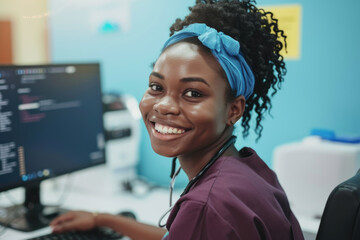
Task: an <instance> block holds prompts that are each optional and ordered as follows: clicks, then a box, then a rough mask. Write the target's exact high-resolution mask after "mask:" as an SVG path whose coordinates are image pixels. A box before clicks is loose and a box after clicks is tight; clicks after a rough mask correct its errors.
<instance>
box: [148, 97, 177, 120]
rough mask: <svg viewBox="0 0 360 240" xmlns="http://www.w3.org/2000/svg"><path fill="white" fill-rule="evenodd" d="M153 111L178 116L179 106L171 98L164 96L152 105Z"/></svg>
mask: <svg viewBox="0 0 360 240" xmlns="http://www.w3.org/2000/svg"><path fill="white" fill-rule="evenodd" d="M154 110H155V111H157V112H158V113H160V114H164V115H165V114H173V115H177V114H179V112H180V110H179V104H178V102H177V101H176V100H175V99H174V98H173V97H171V96H164V97H162V98H161V99H159V101H158V102H157V103H156V104H154Z"/></svg>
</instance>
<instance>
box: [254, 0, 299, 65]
mask: <svg viewBox="0 0 360 240" xmlns="http://www.w3.org/2000/svg"><path fill="white" fill-rule="evenodd" d="M260 8H263V9H264V10H265V11H266V12H268V11H269V12H272V13H273V14H274V18H276V19H278V20H279V29H281V30H283V31H284V32H285V35H286V36H287V38H286V43H287V52H286V51H285V49H283V50H282V51H281V54H282V55H283V56H284V57H285V59H293V60H296V59H299V58H300V45H301V44H300V39H301V36H300V34H301V5H299V4H291V5H271V6H261V7H260ZM281 41H282V42H283V40H281Z"/></svg>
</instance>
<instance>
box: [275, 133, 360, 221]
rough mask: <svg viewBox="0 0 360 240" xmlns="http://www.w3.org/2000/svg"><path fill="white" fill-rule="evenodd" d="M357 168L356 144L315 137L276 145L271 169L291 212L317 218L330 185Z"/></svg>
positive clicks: (358, 153)
mask: <svg viewBox="0 0 360 240" xmlns="http://www.w3.org/2000/svg"><path fill="white" fill-rule="evenodd" d="M359 167H360V144H359V143H343V142H339V141H329V140H324V139H322V138H321V137H318V136H311V137H307V138H305V139H304V140H303V141H301V142H296V143H290V144H285V145H282V146H279V147H277V148H276V149H275V150H274V155H273V169H274V171H275V172H276V173H277V175H278V178H279V181H280V184H281V185H282V187H283V188H284V190H285V192H286V194H287V196H288V199H289V202H290V205H291V208H292V210H293V211H294V213H295V214H297V215H301V216H306V217H310V218H317V219H319V218H320V217H321V215H322V212H323V210H324V207H325V204H326V200H327V198H328V196H329V195H330V193H331V191H332V190H333V188H335V187H336V186H337V185H338V184H339V183H341V182H343V181H345V180H347V179H348V178H350V177H352V176H354V175H355V173H356V172H357V171H358V169H359Z"/></svg>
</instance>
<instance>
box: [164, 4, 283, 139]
mask: <svg viewBox="0 0 360 240" xmlns="http://www.w3.org/2000/svg"><path fill="white" fill-rule="evenodd" d="M254 4H256V2H255V1H251V0H247V1H246V0H244V1H239V0H219V1H214V0H197V1H196V4H195V5H194V6H193V7H189V10H190V13H189V15H187V16H186V17H185V18H184V20H181V19H179V18H178V19H176V20H175V23H174V24H173V25H172V26H171V27H170V36H171V35H173V34H174V32H176V31H179V30H181V29H183V27H185V26H187V25H190V24H192V23H205V24H206V25H207V26H209V27H212V28H215V29H216V30H217V31H220V32H223V33H225V34H227V35H229V36H231V37H233V38H234V39H236V40H237V41H239V42H240V50H241V51H242V53H243V55H244V58H245V60H246V61H247V63H248V64H249V65H250V67H251V69H252V71H253V73H254V76H255V87H254V92H253V94H252V95H251V96H250V97H249V98H248V99H247V100H246V106H245V111H244V114H243V116H242V122H241V126H242V127H243V132H242V134H243V137H244V138H246V137H247V136H248V135H249V129H250V120H251V113H252V112H253V111H255V112H256V114H257V116H256V125H255V129H254V131H255V133H256V134H257V135H258V137H257V140H258V139H259V138H260V137H261V133H262V130H263V126H262V124H261V121H262V119H263V118H264V114H265V112H266V111H269V112H270V110H271V107H272V104H271V99H270V97H272V96H273V95H274V94H276V92H277V91H278V90H279V89H280V87H281V83H282V82H283V81H284V75H285V74H286V67H285V62H284V58H283V56H282V55H281V54H280V50H281V49H282V48H283V47H285V48H286V36H285V34H284V32H283V31H282V30H280V29H279V28H278V20H277V19H275V18H274V16H273V14H272V13H271V12H266V11H265V10H264V9H258V8H257V7H256V6H255V5H254ZM281 38H283V39H284V43H285V46H283V43H282V42H281V41H280V39H281ZM270 89H271V90H270ZM230 95H231V98H232V99H234V98H235V97H236V96H235V94H234V92H232V93H230Z"/></svg>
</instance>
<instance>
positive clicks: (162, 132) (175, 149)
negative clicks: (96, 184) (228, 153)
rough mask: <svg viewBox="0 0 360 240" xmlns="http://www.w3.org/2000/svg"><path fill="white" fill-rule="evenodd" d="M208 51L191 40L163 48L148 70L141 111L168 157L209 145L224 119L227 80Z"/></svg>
mask: <svg viewBox="0 0 360 240" xmlns="http://www.w3.org/2000/svg"><path fill="white" fill-rule="evenodd" d="M219 68H220V65H219V63H218V62H217V61H216V60H215V58H214V57H213V55H212V54H211V53H210V52H206V51H204V50H203V49H201V48H200V47H199V46H197V45H196V44H193V43H187V42H179V43H177V44H174V45H172V46H170V47H169V48H167V49H166V50H165V51H164V52H163V53H162V54H161V55H160V57H159V58H158V60H157V61H156V63H155V65H154V68H153V71H152V73H151V74H150V76H149V88H148V90H147V91H146V92H145V94H144V96H143V98H142V100H141V102H140V111H141V113H142V117H143V120H144V122H145V125H146V128H147V130H148V132H149V135H150V139H151V145H152V147H153V149H154V151H155V152H156V153H158V154H160V155H163V156H167V157H174V156H189V154H194V153H197V152H199V151H207V150H211V149H207V148H210V146H211V145H213V144H214V143H216V141H217V140H218V139H219V138H220V137H221V136H222V135H223V134H224V131H225V128H226V124H227V122H228V110H229V104H228V103H227V101H226V97H225V93H226V92H227V88H228V87H229V86H228V83H227V80H226V79H224V77H223V76H222V75H221V72H220V71H219Z"/></svg>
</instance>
